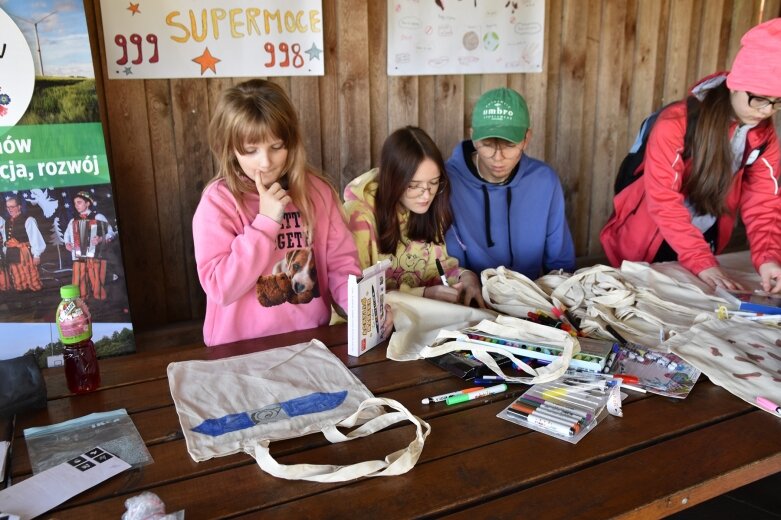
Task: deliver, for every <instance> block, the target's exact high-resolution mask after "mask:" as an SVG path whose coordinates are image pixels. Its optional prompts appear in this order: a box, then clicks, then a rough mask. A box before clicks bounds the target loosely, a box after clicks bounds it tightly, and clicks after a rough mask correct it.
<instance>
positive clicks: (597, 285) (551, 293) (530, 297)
mask: <svg viewBox="0 0 781 520" xmlns="http://www.w3.org/2000/svg"><path fill="white" fill-rule="evenodd" d="M676 274H678V273H676ZM689 277H690V278H689V279H688V280H686V279H683V280H682V279H680V278H681V277H680V276H676V277H672V276H669V275H667V274H665V273H662V272H660V271H657V270H656V269H654V268H653V267H652V266H649V265H648V264H644V263H639V262H628V261H625V262H624V263H623V264H622V266H621V269H620V270H619V269H615V268H613V267H609V266H605V265H595V266H593V267H588V268H583V269H579V270H578V271H576V272H575V273H574V274H569V273H562V272H556V271H554V272H552V273H550V274H547V275H545V276H542V277H541V278H538V279H537V280H536V281H532V280H530V279H529V278H527V277H526V276H524V275H523V274H521V273H517V272H515V271H511V270H509V269H505V268H504V267H499V268H497V269H486V270H484V271H483V272H482V273H481V279H482V282H483V299H484V300H485V301H486V303H487V304H489V305H490V306H491V307H492V308H495V309H497V310H499V311H501V312H503V313H505V314H509V315H511V316H517V317H525V316H526V313H527V312H529V311H535V310H542V311H544V312H548V313H549V314H550V312H551V309H552V308H553V307H556V308H558V309H565V308H566V309H568V310H569V311H571V313H572V314H573V315H575V316H576V317H577V318H579V319H580V328H581V330H582V331H583V332H584V334H586V335H587V336H593V337H599V338H603V339H613V336H612V335H611V334H610V333H608V332H607V330H606V325H611V326H612V327H614V328H615V329H616V330H617V331H618V332H619V333H620V334H621V335H622V336H623V337H625V338H626V339H628V340H630V341H633V342H635V343H639V344H641V345H644V346H645V347H648V348H654V347H656V346H657V345H658V344H659V343H660V342H661V341H663V339H664V338H663V337H664V336H666V335H667V334H669V333H671V332H683V331H685V330H688V329H689V327H691V326H692V325H693V324H694V323H699V322H702V321H706V320H708V319H713V318H714V317H715V314H714V313H713V312H712V311H713V309H714V308H715V307H717V306H718V305H719V304H724V303H725V302H724V300H722V299H721V298H718V297H715V296H712V295H709V294H707V293H705V292H704V291H703V289H702V288H701V284H699V283H698V282H697V280H696V277H694V276H693V275H691V274H689ZM660 333H661V337H660Z"/></svg>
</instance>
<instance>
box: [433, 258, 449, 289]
mask: <svg viewBox="0 0 781 520" xmlns="http://www.w3.org/2000/svg"><path fill="white" fill-rule="evenodd" d="M434 263H435V264H437V272H438V273H439V279H440V280H442V285H444V286H445V287H450V284H449V283H447V276H445V270H444V269H443V268H442V262H440V261H439V258H435V259H434Z"/></svg>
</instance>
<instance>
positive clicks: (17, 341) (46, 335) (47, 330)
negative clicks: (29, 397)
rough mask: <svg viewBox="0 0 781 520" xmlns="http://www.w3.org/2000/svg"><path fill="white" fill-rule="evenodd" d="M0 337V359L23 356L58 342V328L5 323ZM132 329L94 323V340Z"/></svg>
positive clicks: (42, 324) (123, 324) (119, 325)
mask: <svg viewBox="0 0 781 520" xmlns="http://www.w3.org/2000/svg"><path fill="white" fill-rule="evenodd" d="M2 325H3V334H2V335H1V336H0V359H8V358H12V357H17V356H21V355H22V354H24V353H25V352H27V351H28V350H30V349H31V348H34V347H43V346H45V345H48V344H49V343H52V342H54V341H57V326H56V325H54V324H53V323H3V324H2ZM122 329H132V326H131V325H130V324H129V323H93V324H92V340H93V341H97V340H99V339H101V338H105V337H106V336H111V335H112V334H114V332H116V331H120V330H122Z"/></svg>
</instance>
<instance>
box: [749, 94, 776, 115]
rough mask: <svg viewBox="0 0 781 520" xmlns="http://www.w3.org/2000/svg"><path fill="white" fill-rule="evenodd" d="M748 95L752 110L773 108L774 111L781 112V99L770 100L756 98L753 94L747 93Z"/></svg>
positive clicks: (760, 97)
mask: <svg viewBox="0 0 781 520" xmlns="http://www.w3.org/2000/svg"><path fill="white" fill-rule="evenodd" d="M746 94H748V106H750V107H751V108H756V109H760V108H765V107H768V106H771V105H772V106H773V110H781V99H775V100H774V99H768V98H766V97H762V96H755V95H754V94H752V93H751V92H748V91H746Z"/></svg>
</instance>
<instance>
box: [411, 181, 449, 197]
mask: <svg viewBox="0 0 781 520" xmlns="http://www.w3.org/2000/svg"><path fill="white" fill-rule="evenodd" d="M444 186H445V185H444V184H443V183H442V182H441V181H440V180H439V179H437V180H435V181H431V182H424V183H418V182H416V183H414V184H409V185H408V186H407V197H412V198H417V197H422V196H423V194H424V193H426V192H429V193H430V194H431V195H437V194H438V193H440V192H441V191H442V188H443V187H444Z"/></svg>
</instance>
